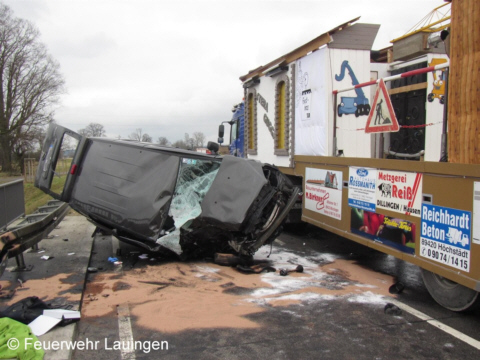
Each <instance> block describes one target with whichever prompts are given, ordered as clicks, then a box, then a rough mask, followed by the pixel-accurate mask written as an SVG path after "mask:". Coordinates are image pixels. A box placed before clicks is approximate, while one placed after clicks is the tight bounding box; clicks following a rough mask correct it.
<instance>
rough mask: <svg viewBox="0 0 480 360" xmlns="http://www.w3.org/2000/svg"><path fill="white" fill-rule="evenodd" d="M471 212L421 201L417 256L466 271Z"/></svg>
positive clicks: (468, 268)
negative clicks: (418, 252) (420, 227)
mask: <svg viewBox="0 0 480 360" xmlns="http://www.w3.org/2000/svg"><path fill="white" fill-rule="evenodd" d="M471 218H472V215H471V212H470V211H464V210H458V209H451V208H447V207H442V206H433V205H429V204H422V230H421V233H420V256H422V257H425V258H428V259H430V260H433V261H435V262H439V263H442V264H445V265H448V266H451V267H454V268H456V269H459V270H463V271H467V272H468V271H470V238H471V222H472V221H471Z"/></svg>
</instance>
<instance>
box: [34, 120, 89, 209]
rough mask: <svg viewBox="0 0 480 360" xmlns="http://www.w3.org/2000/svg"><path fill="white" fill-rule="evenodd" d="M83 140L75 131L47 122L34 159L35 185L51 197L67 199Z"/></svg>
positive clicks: (84, 139)
mask: <svg viewBox="0 0 480 360" xmlns="http://www.w3.org/2000/svg"><path fill="white" fill-rule="evenodd" d="M85 141H86V138H85V137H83V136H81V135H79V134H77V133H76V132H73V131H71V130H69V129H67V128H64V127H62V126H60V125H56V124H51V125H50V126H49V128H48V130H47V134H46V136H45V141H44V143H43V147H42V153H41V155H40V160H39V162H38V168H37V174H36V176H35V186H36V187H37V188H39V189H40V190H42V191H44V192H46V193H47V194H49V195H51V196H52V197H53V198H55V199H58V200H61V201H65V202H68V200H69V196H70V191H69V190H70V189H71V186H72V185H73V180H74V175H75V174H76V171H77V168H78V165H79V162H80V159H81V149H82V148H83V147H84V144H85Z"/></svg>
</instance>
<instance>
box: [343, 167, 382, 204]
mask: <svg viewBox="0 0 480 360" xmlns="http://www.w3.org/2000/svg"><path fill="white" fill-rule="evenodd" d="M376 178H377V170H376V169H368V168H359V167H354V166H351V167H350V168H349V174H348V205H349V206H352V207H356V208H359V209H363V210H368V211H373V212H375V199H376V197H375V195H376V192H375V188H376V185H375V184H376V183H375V181H376Z"/></svg>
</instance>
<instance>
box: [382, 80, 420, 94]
mask: <svg viewBox="0 0 480 360" xmlns="http://www.w3.org/2000/svg"><path fill="white" fill-rule="evenodd" d="M427 87H428V83H426V82H423V83H418V84H413V85H407V86H402V87H398V88H395V89H390V90H388V94H389V95H395V94H400V93H406V92H409V91H414V90H420V89H426V88H427Z"/></svg>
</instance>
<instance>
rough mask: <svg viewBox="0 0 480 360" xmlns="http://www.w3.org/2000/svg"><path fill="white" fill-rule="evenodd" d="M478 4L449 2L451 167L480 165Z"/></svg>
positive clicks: (449, 143) (479, 16)
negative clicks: (450, 18) (450, 10)
mask: <svg viewBox="0 0 480 360" xmlns="http://www.w3.org/2000/svg"><path fill="white" fill-rule="evenodd" d="M478 26H480V2H478V1H476V0H463V1H453V2H452V21H451V35H450V37H451V39H450V47H451V51H450V63H451V67H450V76H449V87H448V89H449V91H448V122H449V127H448V128H449V132H448V155H449V161H450V162H454V163H466V164H480V155H479V145H478V144H479V135H478V134H479V130H480V107H479V106H478V105H477V103H478V94H479V93H480V84H479V82H480V33H479V32H478V31H476V30H477V29H478Z"/></svg>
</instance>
